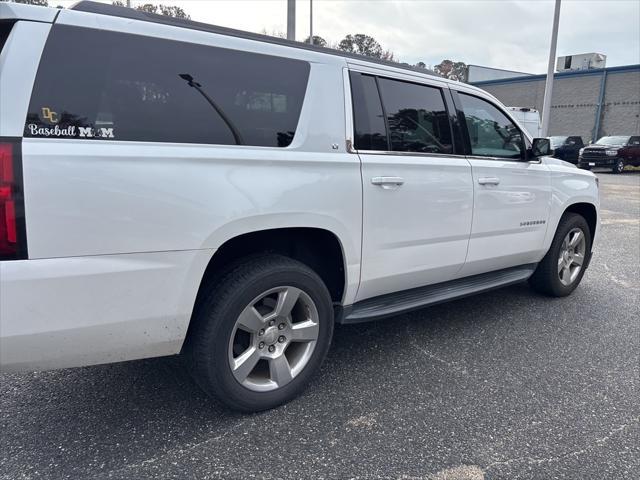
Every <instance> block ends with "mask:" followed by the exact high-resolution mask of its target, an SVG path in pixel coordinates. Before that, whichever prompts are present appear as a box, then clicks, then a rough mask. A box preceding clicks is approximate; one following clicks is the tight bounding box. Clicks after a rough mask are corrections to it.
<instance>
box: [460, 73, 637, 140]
mask: <svg viewBox="0 0 640 480" xmlns="http://www.w3.org/2000/svg"><path fill="white" fill-rule="evenodd" d="M545 80H546V75H523V76H519V77H510V78H500V79H495V80H485V81H473V80H472V81H471V82H470V83H472V84H473V85H476V86H478V87H480V88H482V89H484V90H486V91H488V92H489V93H491V94H492V95H494V96H496V97H497V98H498V99H499V100H500V101H501V102H502V103H504V104H505V105H507V106H512V107H529V108H536V109H538V110H539V111H542V101H543V98H544V86H545ZM549 135H580V136H581V137H582V138H583V139H584V141H585V143H586V142H587V141H589V140H594V141H595V140H597V139H598V138H600V137H603V136H605V135H640V65H628V66H621V67H610V68H599V69H587V70H575V71H567V72H561V73H556V74H555V76H554V84H553V98H552V102H551V119H550V121H549Z"/></svg>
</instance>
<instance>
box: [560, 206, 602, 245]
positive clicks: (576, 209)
mask: <svg viewBox="0 0 640 480" xmlns="http://www.w3.org/2000/svg"><path fill="white" fill-rule="evenodd" d="M567 213H576V214H578V215H580V216H582V217H583V218H584V219H585V220H586V221H587V225H589V233H590V234H591V245H592V246H593V240H594V239H595V237H596V231H597V228H598V210H597V208H596V206H595V205H594V204H592V203H588V202H579V203H572V204H571V205H569V206H568V207H567V208H565V210H564V212H562V216H564V215H565V214H567ZM562 216H561V218H562Z"/></svg>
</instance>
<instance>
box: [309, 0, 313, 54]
mask: <svg viewBox="0 0 640 480" xmlns="http://www.w3.org/2000/svg"><path fill="white" fill-rule="evenodd" d="M309 43H310V44H311V45H313V0H309Z"/></svg>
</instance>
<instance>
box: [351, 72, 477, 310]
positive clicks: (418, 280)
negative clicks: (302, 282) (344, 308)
mask: <svg viewBox="0 0 640 480" xmlns="http://www.w3.org/2000/svg"><path fill="white" fill-rule="evenodd" d="M350 78H351V87H352V96H353V104H354V123H355V138H354V141H355V147H356V149H357V152H358V155H359V157H360V159H361V169H362V170H361V171H362V183H363V236H362V237H363V238H362V267H361V283H360V288H359V290H358V295H357V300H363V299H365V298H370V297H374V296H377V295H382V294H387V293H391V292H396V291H400V290H406V289H409V288H414V287H419V286H422V285H427V284H432V283H437V282H443V281H446V280H449V279H451V278H453V277H454V276H456V274H457V273H458V272H459V271H460V269H461V268H462V266H463V265H464V261H465V256H466V252H467V247H468V243H469V235H470V232H471V217H472V212H473V184H472V178H471V167H470V164H469V162H468V161H467V159H466V157H465V156H464V155H463V154H462V153H463V152H456V147H455V146H454V141H453V140H452V135H453V132H452V128H451V122H450V114H449V111H451V112H452V113H453V112H454V110H455V109H454V108H453V103H452V101H451V99H450V97H449V103H450V104H451V107H450V109H448V108H447V106H446V102H447V99H446V97H445V93H446V95H449V93H448V92H445V91H444V90H443V88H442V87H445V88H446V85H445V84H442V83H440V82H434V83H435V85H426V84H421V83H415V82H410V81H403V80H398V79H392V78H385V77H380V76H376V75H367V74H363V73H358V72H351V75H350ZM417 78H418V81H419V80H420V79H421V77H417ZM438 84H439V85H440V86H439V85H438ZM455 118H456V117H455V114H454V119H455Z"/></svg>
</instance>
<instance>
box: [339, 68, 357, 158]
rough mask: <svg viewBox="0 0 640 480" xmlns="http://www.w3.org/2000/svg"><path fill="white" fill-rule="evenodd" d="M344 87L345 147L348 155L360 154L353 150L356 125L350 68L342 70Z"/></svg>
mask: <svg viewBox="0 0 640 480" xmlns="http://www.w3.org/2000/svg"><path fill="white" fill-rule="evenodd" d="M342 85H343V90H344V127H345V140H346V143H345V147H346V151H347V153H358V152H356V151H355V149H354V148H353V132H354V128H355V123H354V121H353V99H352V98H351V79H350V78H349V68H347V67H344V68H343V69H342Z"/></svg>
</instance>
